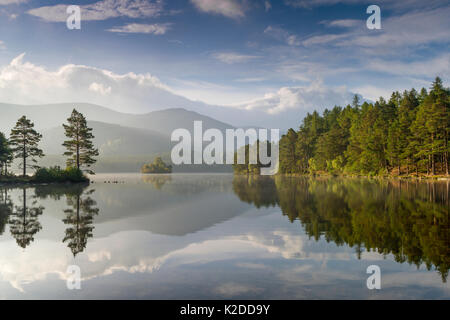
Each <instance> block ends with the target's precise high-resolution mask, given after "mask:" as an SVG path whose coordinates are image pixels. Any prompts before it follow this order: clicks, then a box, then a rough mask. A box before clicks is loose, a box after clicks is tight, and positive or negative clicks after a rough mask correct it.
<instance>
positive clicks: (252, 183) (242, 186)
mask: <svg viewBox="0 0 450 320" xmlns="http://www.w3.org/2000/svg"><path fill="white" fill-rule="evenodd" d="M233 191H234V192H235V193H236V194H237V195H238V197H239V199H240V200H241V201H244V202H248V203H253V204H254V205H255V206H256V207H257V208H260V207H261V206H263V207H269V206H276V205H277V203H278V197H277V192H276V186H275V183H274V180H273V179H272V178H271V177H268V176H252V175H250V176H246V175H245V176H243V175H236V176H235V177H234V178H233Z"/></svg>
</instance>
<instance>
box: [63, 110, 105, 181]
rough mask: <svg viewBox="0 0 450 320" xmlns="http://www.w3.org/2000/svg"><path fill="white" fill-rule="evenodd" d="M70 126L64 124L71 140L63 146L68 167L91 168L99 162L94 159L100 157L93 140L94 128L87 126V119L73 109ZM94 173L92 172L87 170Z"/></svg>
mask: <svg viewBox="0 0 450 320" xmlns="http://www.w3.org/2000/svg"><path fill="white" fill-rule="evenodd" d="M67 122H68V123H69V124H63V127H64V130H65V134H66V137H68V138H69V140H66V141H64V143H63V146H64V147H66V149H67V151H66V152H64V155H65V156H67V157H68V158H67V162H66V164H67V166H68V167H76V168H77V169H81V168H82V167H83V166H85V167H87V168H89V167H90V166H91V165H92V164H94V163H95V162H96V161H97V160H95V159H94V157H96V156H98V154H99V153H98V150H97V149H95V148H94V144H93V143H92V139H93V138H94V136H93V134H92V128H89V127H88V126H87V121H86V118H85V117H84V116H83V114H81V113H80V112H78V111H77V110H75V109H73V111H72V114H71V115H70V118H68V119H67ZM86 171H88V172H89V173H93V172H92V171H91V170H86Z"/></svg>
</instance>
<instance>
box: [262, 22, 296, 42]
mask: <svg viewBox="0 0 450 320" xmlns="http://www.w3.org/2000/svg"><path fill="white" fill-rule="evenodd" d="M264 33H265V34H267V35H269V36H271V37H272V38H275V39H277V40H278V41H282V42H286V43H287V44H288V45H290V46H298V45H300V44H301V42H300V40H299V39H298V37H297V36H296V35H294V34H291V33H289V32H288V31H287V30H284V29H283V28H280V27H275V26H268V27H267V28H266V29H265V30H264Z"/></svg>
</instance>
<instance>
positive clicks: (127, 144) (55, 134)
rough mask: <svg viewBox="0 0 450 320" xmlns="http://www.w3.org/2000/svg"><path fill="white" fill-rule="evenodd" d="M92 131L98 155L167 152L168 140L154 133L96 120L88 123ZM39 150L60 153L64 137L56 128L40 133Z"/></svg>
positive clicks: (168, 149)
mask: <svg viewBox="0 0 450 320" xmlns="http://www.w3.org/2000/svg"><path fill="white" fill-rule="evenodd" d="M88 126H89V127H91V128H92V129H93V132H94V136H95V138H94V145H95V146H96V148H98V149H99V152H100V154H101V156H129V155H150V154H156V153H164V152H169V151H170V137H169V136H168V135H165V134H162V133H159V132H157V131H153V130H146V129H139V128H130V127H124V126H121V125H117V124H110V123H104V122H98V121H88ZM41 133H42V136H43V138H42V141H41V148H42V149H43V150H45V152H46V153H47V154H58V155H59V154H63V152H64V151H65V148H64V147H63V146H62V143H63V142H64V140H66V139H67V138H66V137H65V135H64V128H63V127H62V126H58V127H55V128H52V129H49V130H43V131H42V132H41Z"/></svg>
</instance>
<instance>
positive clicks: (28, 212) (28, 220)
mask: <svg viewBox="0 0 450 320" xmlns="http://www.w3.org/2000/svg"><path fill="white" fill-rule="evenodd" d="M33 198H34V197H33ZM33 206H35V207H33ZM14 207H15V210H14V211H13V212H12V213H11V215H10V216H9V219H8V222H9V225H10V227H9V230H10V232H11V235H12V236H13V237H14V238H15V239H16V242H17V244H18V245H19V246H20V247H22V248H25V247H27V246H28V245H29V244H30V243H31V242H33V240H34V235H35V234H36V233H37V232H38V231H39V230H41V228H42V226H41V223H40V222H39V220H38V216H39V215H41V214H42V212H43V211H44V207H42V206H38V207H37V206H36V201H35V200H33V201H32V203H31V207H30V206H27V191H26V188H23V195H22V206H14Z"/></svg>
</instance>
